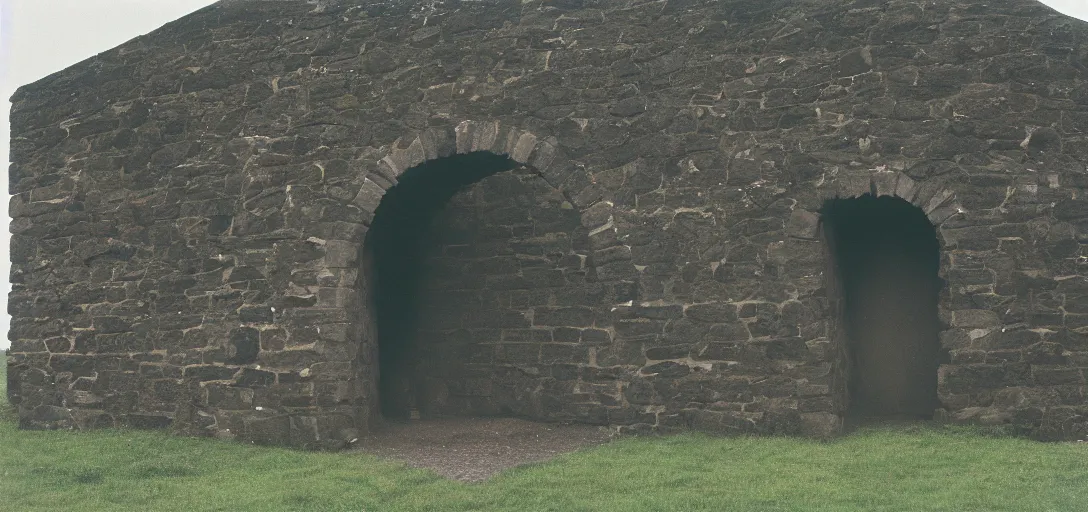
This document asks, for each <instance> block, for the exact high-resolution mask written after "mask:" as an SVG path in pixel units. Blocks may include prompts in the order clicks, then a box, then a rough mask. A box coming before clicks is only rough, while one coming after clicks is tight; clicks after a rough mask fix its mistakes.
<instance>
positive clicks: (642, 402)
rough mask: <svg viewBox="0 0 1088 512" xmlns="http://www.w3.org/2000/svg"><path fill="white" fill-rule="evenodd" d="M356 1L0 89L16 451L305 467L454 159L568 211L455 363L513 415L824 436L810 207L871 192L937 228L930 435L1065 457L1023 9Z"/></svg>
mask: <svg viewBox="0 0 1088 512" xmlns="http://www.w3.org/2000/svg"><path fill="white" fill-rule="evenodd" d="M360 4H363V3H362V2H349V1H344V2H340V3H333V4H331V5H316V6H315V5H314V4H310V3H303V2H291V1H284V2H270V1H259V2H258V1H253V2H243V1H233V2H224V3H220V4H216V5H213V6H211V7H208V8H206V9H203V10H201V11H199V12H197V13H194V14H192V15H190V16H188V17H186V18H183V19H181V20H179V21H177V22H174V23H171V24H169V25H167V26H165V27H163V28H162V29H160V30H158V31H155V32H153V33H152V34H150V35H148V36H145V37H141V38H138V39H135V40H133V41H130V42H128V43H126V44H124V45H122V46H120V47H118V48H116V49H114V50H111V51H109V52H106V53H103V54H101V55H99V56H97V57H95V58H93V59H90V60H88V61H85V62H82V63H79V64H77V65H75V66H73V67H71V68H69V69H66V70H64V71H61V72H59V73H57V74H55V75H52V76H50V77H48V78H46V79H44V80H42V81H39V82H37V83H35V84H32V85H29V86H26V87H23V88H21V89H20V90H19V91H17V92H16V94H15V96H14V97H13V102H14V107H13V111H12V114H11V121H12V134H13V135H12V137H13V139H12V142H11V158H12V161H13V163H12V165H11V168H10V183H9V191H10V192H11V194H13V197H12V199H11V203H10V213H11V216H12V218H13V221H12V224H11V230H12V233H13V235H12V247H11V259H12V274H11V280H12V283H13V291H12V293H11V295H10V309H11V314H12V317H13V319H12V326H11V331H10V338H11V341H12V347H11V354H10V356H9V358H8V361H9V363H8V364H9V373H8V375H9V379H10V383H9V386H8V389H9V398H10V399H11V401H12V402H13V403H14V404H16V405H17V407H18V410H19V414H20V421H21V424H22V426H24V427H27V428H91V427H100V426H109V425H128V426H134V427H170V428H172V429H174V430H176V431H178V432H181V433H186V434H191V435H217V436H221V437H236V438H239V439H242V440H245V441H252V442H260V443H274V444H287V445H293V446H302V447H308V448H338V447H341V446H343V445H344V444H345V443H346V442H347V441H349V440H351V439H353V438H355V437H357V436H358V434H359V433H360V432H363V431H366V430H367V429H368V428H370V425H371V422H372V421H373V420H375V418H376V415H375V413H374V409H375V407H376V403H377V387H376V372H375V371H374V369H375V368H376V366H377V359H378V354H377V348H378V347H377V341H376V337H375V332H374V318H372V317H373V315H371V313H372V311H370V310H369V309H368V307H367V297H368V272H367V271H366V269H365V268H362V267H361V265H362V260H364V259H365V258H362V257H361V255H362V254H363V253H364V251H363V242H364V239H365V236H366V232H367V229H368V227H369V226H370V224H371V221H372V220H373V219H374V215H373V213H374V211H375V209H376V208H377V207H378V205H379V203H380V202H381V199H382V197H383V195H384V193H385V191H386V190H387V189H389V188H391V187H393V186H394V185H395V184H396V183H397V180H398V176H399V175H400V174H401V173H402V172H403V171H405V170H406V169H408V168H411V167H413V166H416V165H418V164H421V163H423V162H424V161H427V160H433V159H438V158H442V157H446V156H449V155H454V154H463V153H471V152H476V151H490V152H493V153H496V154H502V155H507V156H509V158H510V159H511V160H513V161H514V162H515V163H516V164H518V165H522V166H526V167H528V168H529V169H531V170H532V171H533V173H535V175H536V176H539V180H541V182H542V183H546V184H547V187H548V188H549V189H551V190H554V191H556V193H557V194H559V196H561V197H562V198H563V201H565V202H566V203H568V205H567V207H568V208H569V209H570V215H571V217H570V219H568V218H567V217H562V219H563V223H559V224H556V225H555V226H554V228H549V229H554V231H552V232H556V233H558V232H564V233H567V234H569V236H570V237H571V239H572V240H573V239H574V238H579V242H578V245H576V246H575V245H572V246H571V249H570V251H571V252H570V253H568V255H571V254H576V255H578V256H579V260H580V261H579V263H578V267H577V268H578V270H577V271H574V270H573V269H574V267H573V264H574V261H573V260H570V261H569V262H568V261H566V260H559V261H557V262H555V263H554V264H555V265H568V264H569V265H571V266H563V267H562V268H561V267H560V266H555V267H550V268H551V269H553V270H560V271H561V272H568V271H569V272H571V273H584V275H585V282H586V285H585V286H586V288H585V290H586V291H585V293H584V295H582V294H580V293H576V292H569V293H567V292H564V293H562V294H560V293H554V294H551V295H549V297H548V298H547V299H546V300H545V299H544V298H543V297H542V295H543V294H545V293H551V292H547V291H546V290H548V289H549V288H547V287H546V286H544V285H543V284H541V283H533V282H532V281H525V283H524V284H522V285H518V286H513V287H511V288H510V291H509V292H508V293H507V294H506V295H503V294H502V293H499V288H497V287H491V288H489V289H488V290H487V291H489V292H494V293H495V294H496V295H493V296H490V297H492V298H493V300H496V301H500V302H501V307H502V308H505V309H508V310H509V311H512V312H513V313H511V316H509V317H506V318H507V320H508V321H510V322H511V324H510V325H509V326H508V325H505V324H504V325H502V326H494V327H490V326H480V328H481V329H489V328H494V329H500V330H501V332H497V333H496V332H492V333H491V334H492V335H494V334H497V335H498V336H499V338H498V339H496V338H494V337H491V338H488V339H483V338H474V340H475V341H477V342H480V343H488V342H492V343H493V342H501V343H495V346H496V348H495V351H494V352H491V354H492V356H493V357H495V358H496V360H495V361H496V364H493V365H491V366H490V367H489V368H490V369H489V370H487V371H494V372H496V374H497V375H498V374H501V375H507V373H504V372H509V371H511V369H513V370H514V371H517V372H520V374H519V375H518V376H508V377H502V379H509V380H507V381H504V382H510V383H513V385H512V386H511V389H513V390H514V393H515V394H516V393H517V389H518V385H520V383H528V382H532V383H534V384H535V386H537V387H536V388H534V389H543V390H545V391H542V392H538V393H537V394H536V395H534V396H535V397H536V398H534V400H536V401H535V402H533V401H529V402H527V403H529V404H532V405H531V406H526V407H525V408H524V409H523V410H520V411H518V412H519V413H521V414H524V415H527V416H530V417H534V418H538V419H572V420H576V421H585V422H596V423H609V424H613V425H618V426H622V427H624V428H627V429H632V430H637V431H646V430H658V431H669V430H675V429H686V428H693V429H698V430H702V431H709V432H725V433H730V432H780V433H792V434H803V435H810V436H826V435H833V434H835V433H837V432H839V431H841V428H842V415H843V412H844V410H845V408H846V406H847V403H846V402H847V398H846V393H845V391H844V389H845V387H844V386H845V385H844V384H843V381H844V376H843V373H844V371H845V370H844V367H843V366H844V364H843V360H844V357H843V351H844V349H843V340H842V339H841V336H840V335H841V331H842V329H841V326H839V325H838V322H837V321H836V319H837V318H840V317H841V312H840V311H839V306H838V305H836V302H835V300H834V297H833V295H829V293H828V290H829V289H834V288H835V286H837V285H836V284H835V283H829V282H828V281H827V279H826V277H827V275H828V274H829V272H828V270H829V269H828V262H827V258H826V256H825V250H826V249H825V247H824V244H823V242H822V241H821V237H820V233H819V218H820V216H819V212H820V209H821V207H822V205H823V204H824V201H825V200H827V199H828V198H834V197H852V196H858V195H861V194H865V193H872V194H875V195H895V196H899V197H901V198H904V199H906V200H908V201H910V202H911V203H913V204H914V205H917V206H918V207H920V208H922V209H923V210H924V211H925V213H926V214H927V215H928V218H929V219H930V220H931V221H932V222H933V223H934V225H936V226H937V232H938V237H939V240H940V243H941V270H940V274H941V277H943V278H944V279H945V280H946V281H947V283H948V284H947V286H946V287H945V289H943V290H942V292H941V302H940V313H941V319H942V322H943V325H942V327H941V329H942V331H941V343H942V346H943V348H944V349H945V350H947V352H948V354H949V360H948V361H947V362H946V363H944V364H942V365H941V367H940V369H939V370H938V396H939V399H940V403H941V409H940V410H939V412H938V414H937V416H938V417H939V418H942V419H947V420H949V421H955V422H982V423H987V424H1004V425H1008V426H1009V427H1010V428H1012V429H1014V430H1016V431H1018V432H1021V433H1023V434H1026V435H1032V436H1035V437H1037V438H1042V439H1072V438H1084V437H1086V436H1088V405H1086V399H1085V369H1086V368H1088V264H1086V262H1088V251H1086V249H1085V247H1086V246H1085V244H1088V199H1086V198H1085V197H1084V186H1085V185H1086V184H1088V176H1086V170H1085V162H1088V85H1086V79H1088V26H1086V25H1085V24H1084V23H1082V22H1078V21H1076V20H1073V19H1070V18H1066V17H1063V16H1061V15H1058V14H1056V13H1054V12H1053V11H1051V10H1049V9H1048V8H1046V7H1045V6H1043V5H1041V4H1038V3H1036V2H1034V1H1031V0H987V1H985V2H983V1H981V0H936V1H932V2H915V1H900V0H890V1H884V0H881V1H873V0H834V1H826V0H820V1H796V0H788V1H787V0H735V1H710V0H706V1H700V0H668V1H651V2H639V1H603V0H598V1H595V0H528V1H514V0H508V1H499V0H485V1H473V2H467V1H465V2H459V1H456V0H447V1H445V2H442V3H436V2H425V3H424V2H420V3H411V2H366V3H365V4H363V5H360ZM496 176H498V175H496ZM489 179H490V178H489ZM479 186H480V187H482V188H485V189H486V187H488V186H490V185H489V184H488V183H486V182H481V184H480V185H479ZM534 190H536V189H534ZM540 190H543V189H540ZM532 193H535V192H531V193H529V194H530V195H531V194H532ZM470 196H471V194H469V195H466V196H464V197H463V198H461V199H455V203H454V204H455V205H459V204H461V203H460V201H463V200H467V199H465V198H467V197H470ZM557 197H558V196H557ZM557 200H558V199H557ZM562 204H563V203H562V202H560V205H562ZM494 214H495V215H498V213H494ZM511 215H513V216H515V217H516V216H517V215H534V214H533V213H531V212H530V213H526V212H520V213H511ZM574 218H577V222H578V224H579V226H580V227H579V228H577V229H570V228H569V227H566V226H567V224H565V223H566V222H567V221H568V220H570V222H571V223H573V222H574V221H573V219H574ZM495 219H496V222H498V217H495ZM515 220H516V219H515ZM512 222H514V221H512ZM490 236H495V235H490ZM511 236H512V237H519V236H522V235H521V234H517V233H513V232H511ZM582 237H584V242H583V241H582ZM502 243H504V244H510V245H509V247H514V246H516V245H517V244H519V243H522V242H518V241H516V240H515V241H508V242H502ZM582 244H584V245H582ZM519 252H520V251H519ZM524 254H529V253H528V252H525V253H524ZM583 259H584V261H583ZM550 261H551V260H549V262H550ZM461 263H463V264H464V265H465V267H462V268H463V269H464V268H467V266H469V265H471V262H469V261H467V260H462V261H461ZM531 268H532V267H526V266H524V265H522V266H521V267H519V271H520V272H521V274H520V276H521V277H522V278H525V277H526V275H529V274H533V271H530V272H528V273H526V272H527V269H531ZM462 271H463V272H467V270H462ZM480 271H481V272H484V275H485V276H487V277H490V278H496V279H492V280H491V281H489V280H487V279H485V280H484V281H483V282H484V283H485V284H487V283H491V282H495V283H498V282H502V281H506V280H505V279H497V277H498V274H497V273H494V272H498V270H497V269H494V270H492V271H484V270H480ZM488 272H493V273H491V274H489V273H488ZM545 274H546V272H545ZM564 275H567V274H564ZM510 281H513V280H510ZM440 282H442V281H434V283H432V284H435V285H436V286H437V283H440ZM578 284H581V281H579V283H578ZM453 290H454V288H446V289H443V290H440V291H441V292H442V293H453ZM563 290H568V289H567V288H563ZM590 290H592V293H591V292H590ZM436 293H437V291H436ZM500 295H502V297H500ZM829 297H830V299H829ZM489 300H492V299H489ZM507 300H509V303H508V304H509V306H506V304H507V302H506V301H507ZM489 307H490V306H489ZM514 315H517V316H520V319H519V318H517V316H514ZM514 324H516V325H514ZM507 329H509V331H507ZM544 332H549V333H550V334H543V333H544ZM575 333H577V336H575ZM508 336H512V337H508ZM519 336H523V338H518V337H519ZM549 336H550V338H549ZM507 341H509V342H510V343H509V344H507V343H506V342H507ZM516 343H523V344H525V346H526V348H525V351H524V352H518V351H517V350H514V349H512V348H511V347H513V346H514V345H515V344H516ZM534 344H539V345H538V346H534ZM500 357H509V358H514V359H516V360H517V361H519V362H517V363H513V362H511V364H510V365H499V364H498V358H500ZM500 380H501V379H500ZM468 395H472V393H468ZM450 396H452V394H451V395H450Z"/></svg>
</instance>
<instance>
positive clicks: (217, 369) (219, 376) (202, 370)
mask: <svg viewBox="0 0 1088 512" xmlns="http://www.w3.org/2000/svg"><path fill="white" fill-rule="evenodd" d="M236 373H238V369H237V368H232V367H230V366H214V365H200V366H189V367H186V368H185V370H184V371H183V372H182V375H183V376H184V377H185V378H186V379H192V380H196V381H201V382H203V381H209V380H232V379H233V378H234V374H236Z"/></svg>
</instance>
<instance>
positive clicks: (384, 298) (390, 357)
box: [363, 152, 517, 419]
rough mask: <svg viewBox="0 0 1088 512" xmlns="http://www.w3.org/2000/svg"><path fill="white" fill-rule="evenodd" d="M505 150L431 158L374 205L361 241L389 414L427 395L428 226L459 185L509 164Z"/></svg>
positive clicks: (384, 408) (431, 236) (400, 413)
mask: <svg viewBox="0 0 1088 512" xmlns="http://www.w3.org/2000/svg"><path fill="white" fill-rule="evenodd" d="M516 165H517V164H516V163H515V162H514V161H513V160H510V159H509V158H507V157H504V156H499V155H496V154H493V153H488V152H475V153H469V154H463V155H455V156H450V157H445V158H440V159H437V160H431V161H429V162H426V163H423V164H421V165H418V166H416V167H413V168H411V169H408V170H406V171H404V173H403V174H401V176H400V177H399V178H398V182H397V184H396V185H395V186H393V187H392V188H390V189H389V190H388V191H387V192H386V194H385V196H384V197H383V198H382V201H381V203H380V204H379V205H378V208H377V210H376V211H375V212H374V219H373V222H372V223H371V226H370V230H369V231H368V232H367V235H366V239H365V241H364V243H363V248H364V258H365V260H366V262H367V263H366V264H365V267H366V270H365V272H367V274H368V275H367V286H368V287H369V289H368V293H369V302H370V304H371V307H372V308H373V309H372V311H373V318H372V321H373V322H374V323H375V324H376V335H377V339H378V361H377V362H378V401H379V403H380V412H381V414H382V416H383V417H385V418H388V419H405V418H409V417H411V416H414V414H415V413H418V410H419V407H421V406H422V403H423V401H424V400H425V397H424V396H422V393H423V390H424V386H422V385H421V384H420V381H421V378H422V377H423V376H421V375H419V374H418V372H417V366H418V363H419V360H420V354H419V347H420V340H419V339H417V337H418V333H419V329H418V323H419V321H420V318H421V315H420V308H421V303H420V302H421V301H420V294H421V290H422V286H423V284H424V280H425V279H426V278H427V277H426V273H425V272H424V259H425V258H426V255H427V249H428V248H429V247H431V246H434V245H435V243H436V242H435V240H436V237H440V236H441V235H442V233H437V232H435V231H436V230H435V229H433V225H434V223H435V220H436V216H437V215H439V214H440V213H441V212H442V210H443V208H444V207H445V206H446V204H447V203H448V202H449V201H450V199H451V198H453V196H454V195H456V194H457V193H458V192H460V191H461V190H464V189H465V188H466V187H468V186H469V185H472V184H473V183H476V182H478V181H480V180H482V179H484V178H486V177H488V176H491V175H493V174H496V173H499V172H502V171H508V170H511V169H513V168H514V167H515V166H516Z"/></svg>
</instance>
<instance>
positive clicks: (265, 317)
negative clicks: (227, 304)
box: [238, 306, 272, 324]
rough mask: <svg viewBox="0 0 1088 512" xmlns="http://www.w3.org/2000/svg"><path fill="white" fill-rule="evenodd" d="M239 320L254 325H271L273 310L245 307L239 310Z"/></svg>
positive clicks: (266, 307)
mask: <svg viewBox="0 0 1088 512" xmlns="http://www.w3.org/2000/svg"><path fill="white" fill-rule="evenodd" d="M238 320H239V321H242V322H252V323H264V324H267V323H271V322H272V309H271V308H269V307H268V306H244V307H242V308H240V309H238Z"/></svg>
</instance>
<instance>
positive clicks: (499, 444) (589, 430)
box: [359, 418, 611, 482]
mask: <svg viewBox="0 0 1088 512" xmlns="http://www.w3.org/2000/svg"><path fill="white" fill-rule="evenodd" d="M610 437H611V436H610V432H609V430H608V429H607V428H605V427H597V426H592V425H557V424H548V423H534V422H531V421H525V420H519V419H513V418H443V419H430V420H423V421H411V422H399V423H393V422H389V423H388V424H386V425H385V426H384V427H383V428H382V429H381V430H379V431H376V432H374V433H372V434H371V435H369V436H367V437H365V438H363V439H360V440H359V444H360V445H361V447H360V448H359V449H360V450H361V451H363V452H366V453H370V454H373V455H377V456H379V457H385V458H391V459H396V460H400V461H403V462H405V463H407V464H408V465H409V466H412V467H416V468H426V469H430V470H432V471H434V472H436V473H438V474H440V475H442V476H444V477H446V478H451V479H454V480H461V481H466V482H477V481H482V480H486V479H488V478H490V477H491V476H493V475H495V474H496V473H498V472H500V471H502V470H505V469H509V468H512V467H514V466H520V465H522V464H526V463H529V462H536V461H542V460H547V459H550V458H552V457H555V456H556V455H559V454H563V453H568V452H573V451H575V450H578V449H580V448H584V447H588V446H595V445H599V444H603V443H606V442H608V440H609V439H610Z"/></svg>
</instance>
